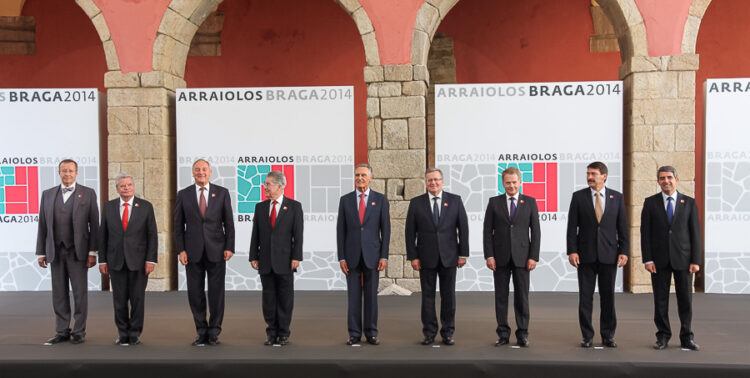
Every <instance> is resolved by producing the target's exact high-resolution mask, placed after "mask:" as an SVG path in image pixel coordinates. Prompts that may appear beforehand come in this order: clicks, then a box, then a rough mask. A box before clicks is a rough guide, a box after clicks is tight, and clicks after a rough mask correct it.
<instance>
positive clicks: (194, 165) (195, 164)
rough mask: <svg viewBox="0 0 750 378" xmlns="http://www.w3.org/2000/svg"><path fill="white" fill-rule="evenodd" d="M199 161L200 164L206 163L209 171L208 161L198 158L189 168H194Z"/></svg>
mask: <svg viewBox="0 0 750 378" xmlns="http://www.w3.org/2000/svg"><path fill="white" fill-rule="evenodd" d="M199 161H202V162H204V163H206V164H207V165H208V169H211V163H209V162H208V160H206V159H204V158H198V159H196V160H195V161H194V162H193V165H192V166H191V168H195V165H196V164H198V162H199Z"/></svg>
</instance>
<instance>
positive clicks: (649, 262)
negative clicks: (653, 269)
mask: <svg viewBox="0 0 750 378" xmlns="http://www.w3.org/2000/svg"><path fill="white" fill-rule="evenodd" d="M653 263H654V262H653V261H646V262H645V263H643V265H648V264H653Z"/></svg>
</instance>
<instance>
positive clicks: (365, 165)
mask: <svg viewBox="0 0 750 378" xmlns="http://www.w3.org/2000/svg"><path fill="white" fill-rule="evenodd" d="M357 168H367V170H368V171H370V177H373V176H372V167H371V166H370V164H367V163H361V164H357V165H355V166H354V170H355V171H356V170H357Z"/></svg>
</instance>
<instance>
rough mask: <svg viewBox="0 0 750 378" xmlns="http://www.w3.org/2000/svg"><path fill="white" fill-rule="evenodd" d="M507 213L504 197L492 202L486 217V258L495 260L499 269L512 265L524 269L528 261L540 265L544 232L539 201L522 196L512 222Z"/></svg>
mask: <svg viewBox="0 0 750 378" xmlns="http://www.w3.org/2000/svg"><path fill="white" fill-rule="evenodd" d="M509 214H510V213H509V212H508V200H507V196H506V195H505V194H503V195H501V196H496V197H492V198H490V202H489V203H488V204H487V211H486V212H485V214H484V233H483V235H484V258H485V259H488V258H490V257H493V258H494V259H495V264H496V265H497V266H505V265H507V264H508V263H509V262H510V261H511V256H512V257H513V262H514V263H515V265H516V266H517V267H525V266H526V261H528V260H529V259H532V260H534V261H539V247H540V242H541V230H540V227H539V210H538V208H537V205H536V199H534V197H529V196H526V195H523V194H520V195H519V196H518V203H517V204H516V214H515V216H514V217H513V220H511V219H510V215H509Z"/></svg>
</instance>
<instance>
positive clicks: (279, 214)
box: [268, 196, 289, 227]
mask: <svg viewBox="0 0 750 378" xmlns="http://www.w3.org/2000/svg"><path fill="white" fill-rule="evenodd" d="M281 198H283V199H282V200H281V203H280V204H279V211H278V212H277V213H276V224H275V225H278V224H279V221H280V220H281V218H282V217H283V216H284V214H286V213H287V209H288V208H289V206H287V205H288V203H287V202H288V201H289V198H286V197H284V196H281ZM268 206H271V205H270V204H269V205H268ZM269 209H270V207H269ZM270 221H271V220H270V219H269V222H270ZM275 225H274V227H275Z"/></svg>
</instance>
